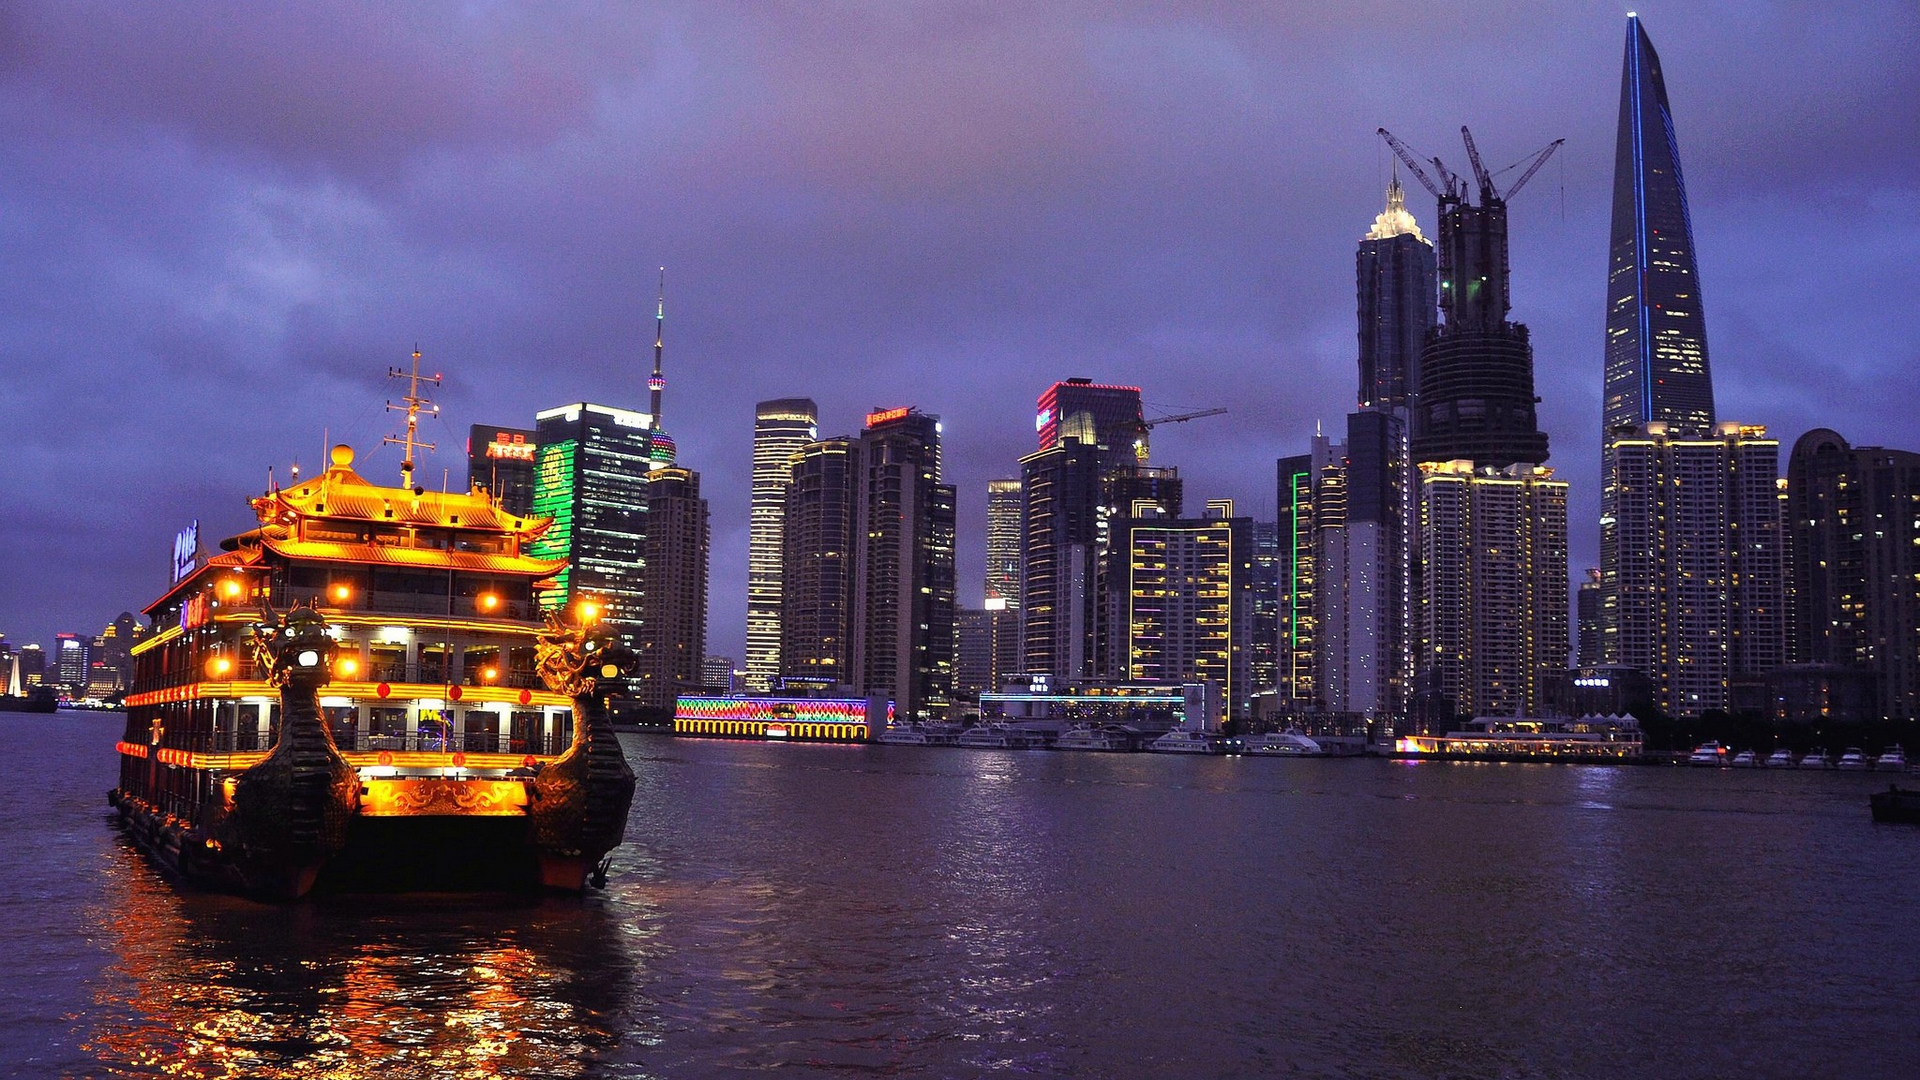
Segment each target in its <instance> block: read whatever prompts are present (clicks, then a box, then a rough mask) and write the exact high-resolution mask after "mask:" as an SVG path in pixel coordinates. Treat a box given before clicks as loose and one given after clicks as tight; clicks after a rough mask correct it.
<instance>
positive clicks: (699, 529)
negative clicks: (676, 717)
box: [633, 465, 712, 710]
mask: <svg viewBox="0 0 1920 1080" xmlns="http://www.w3.org/2000/svg"><path fill="white" fill-rule="evenodd" d="M646 499H647V535H646V546H645V549H644V551H645V558H644V561H643V564H642V570H641V579H640V583H641V593H642V596H643V598H644V604H643V609H642V610H643V613H644V617H643V618H642V619H641V623H640V629H639V648H637V649H635V650H634V651H635V653H637V654H638V656H639V669H638V673H637V679H636V682H635V685H634V694H633V696H634V700H635V701H636V702H638V703H639V704H640V705H641V706H642V707H643V708H647V709H659V710H671V709H672V708H673V703H674V699H675V698H677V697H678V696H679V695H681V694H683V693H690V692H693V691H695V690H698V689H699V688H700V687H702V686H705V685H706V670H705V666H706V643H707V563H708V554H709V550H710V548H711V546H712V533H711V526H710V525H709V523H708V520H707V500H705V499H703V498H701V497H700V474H699V473H697V472H694V471H692V470H691V469H683V468H680V467H679V466H677V465H670V466H667V467H664V468H659V469H655V470H653V471H652V472H651V473H648V474H647V489H646Z"/></svg>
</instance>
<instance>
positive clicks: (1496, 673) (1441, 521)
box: [1417, 461, 1568, 717]
mask: <svg viewBox="0 0 1920 1080" xmlns="http://www.w3.org/2000/svg"><path fill="white" fill-rule="evenodd" d="M1420 471H1421V497H1420V513H1421V521H1420V560H1421V562H1422V564H1423V565H1424V573H1423V574H1422V577H1421V585H1422V595H1421V603H1420V628H1421V633H1420V655H1419V660H1418V665H1417V666H1418V667H1419V669H1420V671H1421V673H1422V675H1423V677H1424V679H1425V680H1426V686H1425V689H1428V690H1430V691H1431V692H1432V693H1434V694H1436V695H1438V696H1439V697H1440V698H1442V699H1444V700H1446V701H1448V702H1450V703H1451V706H1452V712H1453V713H1454V714H1455V715H1458V716H1464V717H1480V716H1508V717H1520V716H1539V715H1542V714H1543V713H1544V711H1545V709H1546V707H1547V704H1548V701H1549V694H1550V691H1551V687H1552V685H1553V684H1554V683H1555V681H1556V680H1559V679H1564V677H1565V674H1566V670H1567V645H1568V641H1567V484H1566V482H1565V481H1562V480H1555V479H1554V478H1553V470H1551V469H1548V468H1545V467H1543V466H1538V465H1513V466H1509V467H1507V468H1504V469H1492V468H1484V469H1483V468H1476V467H1475V466H1474V465H1473V463H1472V462H1467V461H1454V462H1434V463H1423V464H1422V465H1421V466H1420Z"/></svg>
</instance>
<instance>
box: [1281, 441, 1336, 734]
mask: <svg viewBox="0 0 1920 1080" xmlns="http://www.w3.org/2000/svg"><path fill="white" fill-rule="evenodd" d="M1345 468H1346V447H1344V446H1342V445H1340V444H1339V443H1336V442H1334V441H1333V440H1331V439H1329V438H1327V437H1326V436H1325V435H1315V436H1314V437H1313V443H1312V447H1311V449H1310V450H1309V451H1308V452H1307V453H1305V454H1296V455H1294V456H1292V457H1284V458H1281V459H1280V461H1279V463H1278V472H1279V500H1278V505H1279V508H1280V522H1279V526H1280V537H1279V555H1280V565H1279V568H1278V576H1279V579H1280V585H1279V587H1280V641H1279V646H1278V662H1279V680H1280V687H1279V692H1280V701H1281V703H1282V705H1283V707H1284V708H1286V709H1287V710H1288V711H1292V712H1300V711H1317V710H1323V709H1325V708H1326V707H1327V705H1326V697H1325V694H1324V691H1323V689H1322V686H1321V682H1322V680H1321V670H1320V653H1319V639H1320V609H1321V606H1322V605H1321V602H1320V573H1321V567H1320V550H1321V541H1320V534H1321V530H1322V529H1323V527H1326V525H1328V524H1330V523H1337V522H1340V521H1343V520H1344V518H1345V494H1344V485H1345V478H1344V473H1345Z"/></svg>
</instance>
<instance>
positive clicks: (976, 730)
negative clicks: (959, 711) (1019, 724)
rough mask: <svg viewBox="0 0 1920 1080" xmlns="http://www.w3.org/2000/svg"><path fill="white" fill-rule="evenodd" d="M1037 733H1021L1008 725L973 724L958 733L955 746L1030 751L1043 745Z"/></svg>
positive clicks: (1043, 742)
mask: <svg viewBox="0 0 1920 1080" xmlns="http://www.w3.org/2000/svg"><path fill="white" fill-rule="evenodd" d="M1045 743H1046V740H1045V739H1044V738H1042V737H1041V736H1040V734H1039V733H1037V732H1032V731H1023V730H1021V729H1019V728H1016V727H1013V726H1011V725H1008V724H1002V723H997V722H996V723H991V724H975V725H974V726H972V727H970V728H968V729H967V730H965V731H963V732H961V733H960V738H959V740H958V741H957V742H956V743H955V745H956V746H964V747H966V748H968V749H970V750H1031V749H1034V748H1036V747H1039V746H1043V745H1045Z"/></svg>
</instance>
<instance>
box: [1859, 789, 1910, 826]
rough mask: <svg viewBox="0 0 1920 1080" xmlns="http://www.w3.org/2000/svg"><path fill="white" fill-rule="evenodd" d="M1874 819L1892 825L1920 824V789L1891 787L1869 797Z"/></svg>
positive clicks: (1868, 800)
mask: <svg viewBox="0 0 1920 1080" xmlns="http://www.w3.org/2000/svg"><path fill="white" fill-rule="evenodd" d="M1867 802H1868V805H1869V806H1871V807H1872V809H1873V820H1875V821H1879V822H1884V823H1886V824H1890V825H1920V791H1911V790H1908V789H1906V788H1899V787H1889V788H1887V790H1885V791H1876V792H1874V793H1873V794H1872V795H1869V796H1868V797H1867Z"/></svg>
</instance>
